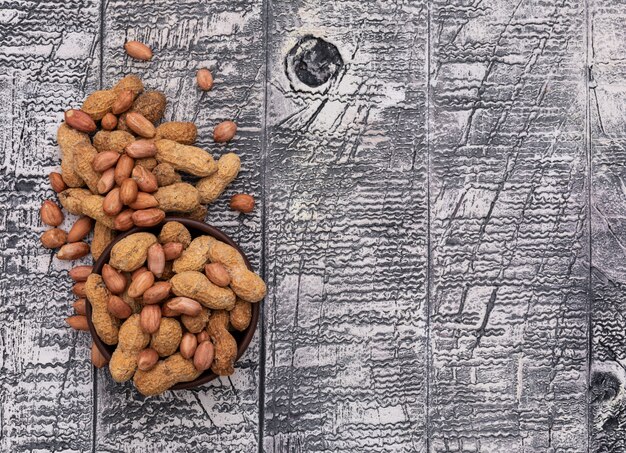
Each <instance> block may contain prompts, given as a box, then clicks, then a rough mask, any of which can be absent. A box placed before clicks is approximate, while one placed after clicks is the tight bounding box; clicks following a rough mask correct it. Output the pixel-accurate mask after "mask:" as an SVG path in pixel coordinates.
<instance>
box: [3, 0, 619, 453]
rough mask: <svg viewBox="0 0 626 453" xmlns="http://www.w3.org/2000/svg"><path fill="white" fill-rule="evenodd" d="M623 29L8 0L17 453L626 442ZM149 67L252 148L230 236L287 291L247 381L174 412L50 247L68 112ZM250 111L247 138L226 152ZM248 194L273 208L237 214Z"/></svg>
mask: <svg viewBox="0 0 626 453" xmlns="http://www.w3.org/2000/svg"><path fill="white" fill-rule="evenodd" d="M625 18H626V2H624V1H622V0H620V1H614V0H589V1H588V2H584V1H582V0H573V1H560V0H558V1H556V2H553V1H543V0H520V1H517V2H513V3H511V2H508V1H505V0H482V1H480V0H479V1H473V0H450V1H444V0H431V1H430V2H427V1H426V0H411V1H394V2H390V1H369V2H360V1H356V0H340V1H335V2H315V1H313V0H295V1H287V0H265V1H263V0H248V1H234V2H233V1H230V2H227V1H225V0H209V1H206V2H199V1H197V0H184V1H180V2H176V3H172V2H167V1H165V0H155V1H148V0H140V1H137V2H123V1H121V0H109V1H106V2H105V1H100V0H71V1H68V2H63V3H62V4H59V3H58V2H51V1H41V2H29V1H19V0H18V1H0V115H1V116H0V117H1V118H2V122H1V123H0V149H1V150H2V154H1V157H2V160H1V166H0V168H1V170H2V178H1V182H0V188H1V190H0V206H1V207H2V211H1V212H0V231H1V233H2V234H1V235H0V263H1V267H0V272H1V273H0V295H1V297H2V301H1V302H2V303H1V304H0V313H1V315H2V316H0V351H1V352H2V354H0V451H2V452H31V451H33V452H35V451H36V452H48V451H54V452H57V451H59V452H61V451H62V452H74V451H81V452H83V451H85V452H87V451H91V452H118V451H123V452H168V453H169V452H179V451H198V450H199V451H224V452H226V451H228V452H241V451H243V452H255V451H266V452H278V453H287V452H289V453H291V452H309V451H311V452H321V451H342V452H344V451H345V452H362V451H368V452H370V451H371V452H379V451H381V452H391V451H393V452H396V451H402V452H409V451H410V452H429V453H430V452H432V453H440V452H441V453H443V452H462V453H469V452H486V453H491V452H506V453H513V452H553V453H556V452H568V453H569V452H611V453H618V452H622V451H624V450H625V449H626V441H625V439H626V415H625V414H626V396H625V395H626V392H625V389H624V386H625V383H626V372H624V370H625V369H626V322H625V321H624V310H625V309H626V274H625V272H626V270H625V269H626V265H625V264H624V263H626V257H625V256H624V255H625V253H624V250H625V245H624V244H626V227H624V222H623V218H624V215H625V214H624V213H625V212H626V202H625V201H624V199H625V196H626V195H625V193H626V191H625V190H624V181H623V180H624V168H625V167H626V161H625V155H626V153H624V141H625V139H626V138H625V133H624V119H623V118H624V114H625V113H626V112H625V111H624V110H625V109H624V107H623V105H624V103H623V101H624V98H626V82H625V80H626V63H625V62H626V34H625V32H624V31H623V26H622V24H623V21H624V19H625ZM309 35H312V36H314V37H319V38H322V39H323V40H324V42H326V43H330V44H329V45H328V47H326V48H325V49H322V47H324V46H326V44H324V43H323V42H322V43H320V42H318V45H319V46H321V47H315V48H313V51H310V49H311V47H307V46H312V45H314V44H315V43H316V41H307V40H306V37H307V36H309ZM127 39H139V40H142V41H145V42H148V43H150V44H151V46H152V47H153V49H154V51H155V58H154V60H153V61H152V62H150V63H141V62H136V61H131V60H129V59H128V58H126V57H125V55H124V53H123V51H122V45H123V43H124V41H125V40H127ZM299 43H300V44H299ZM330 45H334V46H336V49H337V51H338V54H339V55H340V57H341V61H339V60H338V57H337V56H336V55H332V49H333V48H332V47H331V46H330ZM294 46H295V47H296V49H299V50H297V51H293V52H291V54H290V51H292V49H294ZM306 49H309V52H308V53H307V51H306ZM329 49H330V50H329ZM316 52H317V53H316ZM286 59H289V64H288V65H287V64H286ZM203 66H207V67H209V68H211V69H212V70H213V71H214V74H215V82H216V85H215V89H214V90H213V91H212V92H210V93H205V94H201V93H200V92H199V91H197V89H196V87H195V82H194V74H195V70H196V69H197V68H199V67H203ZM128 73H136V74H138V75H140V76H142V78H143V79H144V80H145V82H146V84H147V85H148V86H149V87H151V88H157V89H161V90H163V91H165V92H166V94H167V96H168V99H169V100H170V101H171V103H170V105H169V106H168V109H167V114H166V116H167V118H170V119H178V120H189V119H191V120H194V121H196V122H197V124H198V125H199V132H200V144H201V145H202V146H205V147H207V148H208V149H210V150H211V152H213V153H214V155H215V156H216V157H217V156H219V155H220V154H221V153H223V152H224V151H225V150H235V151H236V152H238V153H239V154H240V155H241V156H242V161H243V172H242V173H241V175H240V177H239V178H238V180H237V181H236V182H235V183H234V185H233V187H232V188H230V189H229V190H228V191H227V194H226V195H225V196H224V197H222V199H221V200H220V201H218V203H216V204H215V205H214V206H212V207H211V209H210V211H209V215H208V217H207V220H208V221H209V222H210V223H213V224H215V225H217V226H218V227H220V228H223V229H224V230H225V231H226V232H227V233H228V234H229V235H231V236H232V237H234V238H235V239H236V240H238V241H239V242H240V243H241V244H242V246H243V247H244V249H245V250H246V252H247V253H248V255H249V256H250V257H251V258H252V261H253V265H254V266H255V267H256V268H258V269H261V270H262V271H263V272H264V275H265V277H266V280H267V282H268V286H269V289H270V293H269V295H268V297H267V299H266V301H265V303H264V316H263V320H262V321H261V324H260V326H259V331H258V332H257V335H256V337H255V340H254V342H253V344H252V345H251V347H250V349H249V351H248V352H247V353H246V355H245V356H244V358H243V359H242V361H241V362H240V363H239V364H238V367H237V372H236V373H235V375H234V376H232V377H231V378H230V379H221V380H220V381H219V382H216V383H213V384H210V385H207V386H205V387H204V388H202V389H197V390H193V391H178V392H171V393H168V394H165V395H163V396H161V397H158V398H152V399H146V398H142V397H140V396H139V395H138V394H137V393H136V392H135V391H133V389H132V386H131V385H126V386H123V385H118V384H115V383H113V382H112V381H111V379H110V377H109V375H108V373H107V372H106V371H97V372H96V371H93V370H92V368H91V366H90V364H89V358H88V355H89V354H88V345H89V341H88V339H87V338H85V336H84V335H80V334H77V333H72V332H71V331H70V330H69V329H67V328H66V327H65V325H64V322H63V318H64V317H65V316H67V315H68V314H69V313H70V310H71V300H72V297H71V295H70V282H69V279H68V277H67V275H66V271H67V269H68V268H69V265H68V264H63V263H59V262H57V261H56V260H54V259H52V258H51V254H50V253H49V252H48V251H46V250H44V249H42V248H41V247H40V246H39V243H38V237H39V234H40V233H41V232H42V231H43V230H44V227H43V226H42V225H41V224H40V221H39V218H38V208H39V205H40V203H41V201H42V200H43V199H44V198H47V197H51V198H52V197H54V194H53V193H52V191H51V190H50V189H49V188H48V182H47V174H48V173H49V172H50V171H52V170H53V169H55V168H56V166H57V165H58V150H57V148H56V144H55V132H56V127H57V124H58V123H59V121H60V119H61V117H62V112H63V111H64V110H65V109H66V108H67V107H68V106H76V105H78V103H79V102H80V101H81V99H82V98H83V97H84V95H85V94H86V93H88V92H90V91H92V90H93V89H96V88H97V87H98V86H107V85H110V84H111V83H113V82H114V81H115V80H116V79H118V78H120V77H121V76H123V75H125V74H128ZM323 77H330V79H329V80H328V81H326V82H325V83H321V84H320V85H319V86H311V85H316V84H315V83H313V82H314V81H316V80H317V79H319V78H323ZM303 80H304V81H303ZM229 118H233V119H235V120H236V121H237V122H238V123H239V126H240V129H239V131H240V132H239V135H238V139H237V140H236V141H235V142H234V143H232V144H231V145H228V146H226V147H223V146H216V145H214V144H213V143H212V140H211V138H210V137H211V131H212V127H213V125H214V124H215V123H216V122H218V121H221V120H223V119H229ZM238 191H242V192H248V193H252V194H254V195H255V197H256V198H257V200H258V208H257V210H256V211H255V213H254V214H252V215H250V216H237V215H235V214H234V213H233V212H232V211H230V210H229V209H228V208H227V198H228V196H229V195H230V194H232V193H234V192H238ZM68 224H69V220H68ZM588 390H589V391H588Z"/></svg>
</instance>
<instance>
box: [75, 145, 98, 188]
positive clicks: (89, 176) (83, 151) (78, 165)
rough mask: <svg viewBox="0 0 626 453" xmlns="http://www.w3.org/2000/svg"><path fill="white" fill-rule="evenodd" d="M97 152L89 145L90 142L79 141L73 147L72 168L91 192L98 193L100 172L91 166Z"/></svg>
mask: <svg viewBox="0 0 626 453" xmlns="http://www.w3.org/2000/svg"><path fill="white" fill-rule="evenodd" d="M97 154H98V151H97V150H96V148H94V147H93V146H91V143H79V144H77V145H76V146H75V148H74V170H76V173H77V174H78V176H80V177H81V179H82V180H83V181H85V184H87V187H89V190H91V191H92V192H93V193H98V181H100V173H98V172H97V171H95V170H94V169H93V167H92V166H91V162H92V161H93V159H94V157H96V156H97Z"/></svg>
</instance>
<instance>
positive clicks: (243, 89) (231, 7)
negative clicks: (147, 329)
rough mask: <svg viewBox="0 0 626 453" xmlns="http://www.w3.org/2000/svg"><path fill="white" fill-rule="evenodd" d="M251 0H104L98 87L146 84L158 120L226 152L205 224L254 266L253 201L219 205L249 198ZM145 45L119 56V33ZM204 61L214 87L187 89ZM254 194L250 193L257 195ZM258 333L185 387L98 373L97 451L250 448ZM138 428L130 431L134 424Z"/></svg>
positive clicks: (257, 238)
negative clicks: (218, 371) (223, 176)
mask: <svg viewBox="0 0 626 453" xmlns="http://www.w3.org/2000/svg"><path fill="white" fill-rule="evenodd" d="M261 6H262V3H261V1H245V2H244V1H241V2H232V1H222V0H212V1H208V2H198V1H195V0H194V1H182V2H177V3H176V5H175V7H174V5H173V4H172V3H171V2H168V1H165V0H164V1H156V2H154V1H150V2H147V1H142V2H132V3H129V2H125V1H117V0H116V1H110V2H107V3H106V10H105V24H104V41H103V44H104V85H105V86H110V85H112V84H113V83H115V82H116V81H117V80H118V79H119V78H120V77H121V76H122V75H125V74H129V73H134V74H137V75H139V76H140V77H141V78H142V79H143V81H144V83H145V85H146V87H147V88H148V89H158V90H161V91H163V92H164V93H165V94H166V96H167V98H168V102H169V103H168V107H167V111H166V119H167V120H179V121H194V122H195V123H196V124H197V125H198V137H199V138H198V146H200V147H202V148H204V149H207V150H209V151H210V152H211V153H212V154H213V155H214V157H216V158H218V157H219V156H220V155H221V154H222V153H225V152H229V151H235V152H237V153H238V154H239V155H240V156H241V160H242V172H241V173H240V175H239V177H238V179H237V180H236V181H235V182H234V183H233V184H232V186H231V187H229V189H228V190H227V191H226V193H225V194H224V195H223V196H222V197H221V198H220V199H219V200H217V201H216V202H215V203H214V204H213V205H212V206H210V208H209V214H208V216H207V221H208V222H209V223H210V224H213V225H215V226H217V227H218V228H221V229H222V230H223V231H224V232H225V233H226V234H228V235H230V236H231V237H232V238H233V239H234V240H235V241H237V242H238V243H239V244H240V245H241V246H242V248H243V250H244V251H245V252H246V254H247V256H248V257H249V258H250V260H251V262H252V264H253V266H254V267H255V269H259V268H260V258H261V249H262V246H261V244H262V242H261V231H262V227H261V212H262V202H259V204H258V206H259V207H258V208H257V209H256V210H255V211H254V213H252V214H249V215H238V213H236V212H234V211H231V210H230V209H229V208H228V199H229V197H230V196H231V195H232V194H233V193H236V192H246V193H250V194H252V195H254V196H256V197H257V199H259V197H260V195H261V189H260V174H261V172H260V168H261V153H260V150H261V143H260V140H259V137H260V136H261V124H262V120H263V93H264V90H263V88H264V86H263V82H264V74H265V69H264V62H265V59H264V52H263V45H264V43H263V40H262V37H263V25H262V20H263V15H262V7H261ZM131 39H137V40H140V41H143V42H146V43H148V44H149V45H150V46H151V47H152V49H153V51H154V58H153V60H152V61H151V62H138V61H134V60H131V59H130V58H128V57H127V56H126V55H125V53H124V50H123V45H124V42H125V41H126V40H131ZM203 67H208V68H210V69H211V71H212V72H213V76H214V78H215V86H214V88H213V90H212V91H210V92H207V93H203V92H201V91H200V90H198V89H197V87H196V81H195V73H196V70H197V69H200V68H203ZM225 119H233V120H234V121H236V122H237V123H238V124H239V132H238V135H237V138H236V140H235V141H234V142H233V143H232V144H229V145H216V144H214V143H213V139H212V136H213V135H212V133H213V126H214V125H215V124H217V123H218V122H220V121H223V120H225ZM259 201H260V200H259ZM259 335H260V334H259V333H257V335H256V336H255V339H254V341H253V343H252V344H251V345H250V348H249V349H248V351H247V352H246V354H245V355H244V357H243V358H242V360H241V361H240V362H239V363H238V364H237V366H236V372H235V374H234V375H233V376H231V377H230V378H223V379H220V380H219V381H217V382H215V383H212V384H210V385H206V386H203V387H201V388H199V389H195V390H191V391H177V392H169V393H166V394H165V395H163V396H160V397H156V398H142V397H141V396H140V395H139V394H138V393H137V392H136V391H135V390H134V389H132V385H131V384H127V385H125V386H124V385H119V384H116V383H115V382H113V381H112V380H111V378H110V375H109V373H108V372H107V371H104V372H99V373H98V412H99V417H98V426H97V430H96V449H97V451H98V452H117V451H124V452H135V451H142V452H159V453H161V452H180V451H189V450H197V451H204V450H206V449H207V448H210V449H211V451H224V452H226V451H232V452H235V451H236V452H256V451H257V445H258V441H257V439H258V418H259V416H258V401H259V397H258V392H259V381H258V376H259V371H258V366H259V361H260V359H259V343H258V341H259ZM138 427H140V428H138Z"/></svg>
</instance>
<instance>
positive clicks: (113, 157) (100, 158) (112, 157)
mask: <svg viewBox="0 0 626 453" xmlns="http://www.w3.org/2000/svg"><path fill="white" fill-rule="evenodd" d="M119 158H120V155H119V154H118V153H116V152H115V151H104V152H102V153H98V154H96V156H95V157H94V158H93V161H92V162H91V166H92V167H93V169H94V170H95V171H97V172H100V173H102V172H103V171H104V170H108V169H109V168H111V167H113V166H114V165H115V164H116V163H117V161H118V159H119Z"/></svg>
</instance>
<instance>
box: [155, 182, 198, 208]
mask: <svg viewBox="0 0 626 453" xmlns="http://www.w3.org/2000/svg"><path fill="white" fill-rule="evenodd" d="M154 182H155V184H156V182H157V181H156V177H155V180H154ZM154 198H156V200H157V201H158V202H159V208H161V209H162V210H164V211H166V212H189V211H193V210H194V209H195V208H197V207H198V206H199V205H200V194H199V193H198V189H196V188H195V187H194V186H192V185H191V184H187V183H186V182H177V183H175V184H171V185H169V186H165V187H161V188H159V189H158V190H157V191H156V192H155V193H154Z"/></svg>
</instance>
